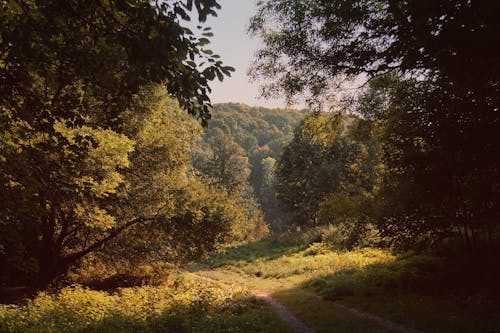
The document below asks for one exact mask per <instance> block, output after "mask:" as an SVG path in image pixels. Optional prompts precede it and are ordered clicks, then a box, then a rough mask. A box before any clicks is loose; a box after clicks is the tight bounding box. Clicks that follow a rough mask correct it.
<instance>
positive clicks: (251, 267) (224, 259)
mask: <svg viewBox="0 0 500 333" xmlns="http://www.w3.org/2000/svg"><path fill="white" fill-rule="evenodd" d="M328 233H329V231H328V229H326V228H321V229H315V230H314V229H313V230H310V231H308V232H302V233H291V234H288V235H284V236H274V237H269V238H266V239H263V240H260V241H258V242H255V243H252V244H245V245H240V246H236V247H231V248H227V249H226V250H225V251H224V252H222V253H220V254H218V255H217V256H215V257H213V258H212V259H211V260H209V261H208V262H207V263H206V266H202V265H198V266H194V267H193V270H195V271H198V274H204V275H208V276H210V277H212V278H216V279H219V280H226V281H230V282H232V283H234V284H239V285H241V284H247V285H249V286H251V288H258V289H265V290H270V291H271V292H272V294H273V296H274V297H275V298H277V299H278V300H280V301H281V302H282V303H284V304H285V305H286V306H287V307H288V308H289V309H291V311H292V312H293V313H294V314H295V315H296V316H297V317H298V318H301V319H302V320H304V321H305V322H306V323H307V324H309V325H311V326H312V327H314V328H316V329H317V330H318V331H321V332H322V331H324V332H329V331H332V332H333V331H336V332H344V331H345V332H350V331H359V332H372V331H376V328H374V326H366V325H365V324H366V323H364V324H363V325H365V326H364V327H361V328H360V327H359V326H360V325H361V323H360V321H359V318H357V319H358V321H356V320H355V318H353V317H352V315H349V314H348V313H346V311H345V310H343V309H342V308H341V307H339V306H336V305H341V306H347V307H350V308H355V309H357V310H360V311H364V312H368V313H371V314H375V315H378V316H380V317H382V318H386V319H389V320H392V321H394V322H396V323H399V324H402V325H405V326H407V327H410V328H415V329H419V330H422V331H425V332H497V331H498V327H500V322H499V320H498V318H500V306H499V302H498V300H499V299H500V297H499V296H500V290H499V288H498V283H497V281H499V280H500V272H499V271H498V269H497V267H499V265H498V264H499V262H498V258H496V257H495V256H494V255H492V253H482V254H476V255H473V254H464V253H458V252H457V253H455V254H452V255H451V254H450V255H448V256H445V255H438V253H437V252H425V251H424V252H420V253H414V252H405V253H398V252H395V251H393V250H390V249H378V248H371V247H363V248H356V249H352V250H345V249H339V248H338V247H336V246H335V245H333V244H331V243H329V242H328V238H329V237H328ZM332 318H336V319H335V322H333V323H332V320H333V319H332ZM335 325H337V327H336V326H335ZM334 328H336V330H335V329H334ZM383 331H384V330H383Z"/></svg>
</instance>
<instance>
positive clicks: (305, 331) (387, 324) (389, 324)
mask: <svg viewBox="0 0 500 333" xmlns="http://www.w3.org/2000/svg"><path fill="white" fill-rule="evenodd" d="M191 274H193V273H191ZM194 275H195V276H197V277H198V278H201V279H203V280H206V281H209V282H224V279H218V278H217V279H214V278H212V277H209V276H206V275H200V274H194ZM247 289H248V290H250V291H251V292H252V293H253V294H254V295H255V297H257V298H259V299H262V300H263V301H265V302H267V303H268V304H269V305H271V306H272V308H273V309H274V310H275V311H276V313H277V314H278V315H279V317H280V318H281V319H282V320H283V321H284V322H286V323H287V324H288V325H289V326H290V327H291V328H292V329H293V330H294V331H295V332H297V333H314V332H315V331H314V330H313V329H312V328H311V327H309V326H307V325H306V324H304V323H303V322H302V321H300V320H299V319H298V318H297V317H295V316H294V315H293V314H292V313H291V312H290V311H289V310H288V309H287V308H286V307H285V306H284V305H283V304H281V303H280V302H279V301H277V300H276V299H275V298H273V297H272V296H271V295H270V294H269V293H268V292H266V291H264V290H258V289H252V288H250V287H247ZM315 297H316V298H318V299H321V300H323V299H322V297H319V296H315ZM333 305H334V306H336V307H338V308H341V309H343V310H345V311H348V312H349V313H351V314H353V315H355V316H357V317H360V318H364V319H368V320H371V321H373V322H375V323H377V324H378V325H379V326H381V327H383V328H386V329H388V330H390V331H396V332H400V333H424V332H423V331H420V330H416V329H413V328H410V327H407V326H404V325H401V324H398V323H395V322H393V321H390V320H388V319H384V318H382V317H379V316H376V315H373V314H371V313H367V312H363V311H360V310H358V309H355V308H351V307H348V306H346V305H343V304H340V303H337V302H335V303H333Z"/></svg>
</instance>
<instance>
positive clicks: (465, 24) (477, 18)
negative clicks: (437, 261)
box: [250, 0, 500, 243]
mask: <svg viewBox="0 0 500 333" xmlns="http://www.w3.org/2000/svg"><path fill="white" fill-rule="evenodd" d="M499 9H500V4H499V3H498V2H495V1H469V0H458V1H456V0H446V1H414V0H408V1H396V0H377V1H371V0H354V1H351V0H349V1H324V0H313V1H305V0H267V1H262V2H260V6H259V12H258V14H257V15H256V16H255V17H254V18H253V20H252V23H251V26H250V31H251V32H252V33H255V34H261V35H262V36H263V38H264V42H265V46H264V48H263V49H262V50H261V51H260V52H258V53H257V59H256V64H255V66H254V69H253V73H254V75H255V76H261V77H263V78H265V79H268V80H270V81H271V83H270V85H269V87H268V88H269V89H268V90H267V91H268V92H270V93H273V91H280V92H284V93H285V94H287V95H296V94H298V93H301V92H308V94H309V95H310V96H312V97H315V96H319V95H321V94H323V93H325V91H327V90H328V89H330V88H331V87H332V82H334V81H335V80H337V79H339V78H345V77H347V78H353V77H355V76H357V75H365V76H368V78H372V77H375V76H378V75H381V74H385V73H388V72H390V71H393V70H398V71H399V72H400V73H401V74H402V78H403V79H404V81H405V82H404V83H401V84H399V85H398V86H397V87H396V89H394V90H392V92H391V93H389V95H390V98H389V99H388V100H387V102H388V103H387V104H386V105H385V106H384V107H383V108H382V109H386V110H390V111H389V112H388V113H386V114H379V115H381V116H382V119H384V121H387V123H386V124H387V127H385V128H386V130H387V136H385V139H387V140H388V141H387V145H386V148H388V149H387V150H386V153H387V155H386V162H387V163H386V164H387V167H388V168H389V174H391V175H392V177H390V178H388V179H392V181H391V180H388V181H387V182H386V183H385V185H386V190H387V192H386V197H391V198H393V200H399V199H398V197H399V196H398V193H399V194H401V193H407V194H412V195H411V197H413V202H412V203H411V204H407V205H403V206H404V208H402V209H401V210H400V211H399V212H398V215H397V216H394V214H392V213H395V212H394V211H393V212H392V213H391V212H390V211H389V210H388V211H387V212H388V214H389V215H387V216H386V217H385V218H384V221H385V222H386V223H387V226H386V230H388V231H390V230H392V232H391V233H392V234H400V235H406V236H407V237H406V238H407V239H409V240H412V239H415V237H414V236H415V234H419V235H425V234H427V233H429V232H431V231H436V233H438V234H441V235H439V236H438V237H440V238H442V237H445V236H446V235H450V233H454V232H455V230H456V228H457V227H458V226H460V225H462V227H461V229H462V235H463V237H464V239H466V240H467V239H469V241H470V242H471V243H474V239H475V238H476V239H477V238H478V237H479V235H481V237H483V236H484V237H489V238H491V237H492V235H494V229H495V228H498V223H497V221H498V213H497V212H498V211H499V210H498V200H497V199H496V198H497V197H498V196H499V194H500V193H499V192H500V183H499V182H498V179H499V177H498V173H499V171H498V170H499V169H500V158H499V156H500V145H499V144H498V143H499V142H500V137H499V133H500V131H498V124H499V122H500V114H499V112H498V110H499V109H500V72H499V68H498V66H497V65H496V64H497V63H498V62H499V61H500V56H499V54H498V53H495V52H491V47H490V45H493V44H498V43H499V42H500V35H499V34H498V31H499V29H500V23H499V21H498V20H497V18H496V14H494V13H497V12H498V11H499ZM290 22H293V24H291V23H290ZM386 91H387V90H386ZM386 116H387V117H386ZM393 202H395V201H393ZM443 230H447V232H444V233H441V231H443Z"/></svg>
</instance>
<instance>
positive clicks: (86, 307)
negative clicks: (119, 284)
mask: <svg viewBox="0 0 500 333" xmlns="http://www.w3.org/2000/svg"><path fill="white" fill-rule="evenodd" d="M270 329H272V330H273V331H275V332H287V329H286V328H285V327H284V326H283V325H282V324H281V323H280V322H278V320H277V319H276V318H275V317H274V316H273V315H272V314H271V311H270V310H269V309H268V308H267V307H266V306H265V305H264V304H262V303H260V302H259V301H257V300H256V299H255V298H254V297H252V296H251V295H250V294H248V292H246V291H244V290H242V289H240V288H235V289H233V288H228V286H226V285H221V284H217V285H211V286H207V285H206V284H202V283H200V282H197V281H195V280H193V279H192V278H189V277H188V276H183V275H179V276H177V277H175V275H174V276H172V280H171V281H170V283H169V285H163V286H161V287H150V286H143V287H140V288H124V289H120V290H118V291H117V292H115V293H113V294H109V293H106V292H100V291H93V290H90V289H86V288H82V287H80V286H77V285H76V286H71V287H66V288H64V289H62V290H61V291H59V292H58V293H57V294H53V295H52V294H47V293H39V294H38V295H37V296H36V297H35V298H34V299H33V300H29V301H28V302H27V304H26V305H0V330H1V331H2V332H63V331H64V332H83V331H86V332H88V331H99V332H116V331H120V332H137V331H141V332H157V331H162V332H234V331H235V330H244V331H245V332H269V330H270Z"/></svg>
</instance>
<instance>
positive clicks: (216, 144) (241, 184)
mask: <svg viewBox="0 0 500 333" xmlns="http://www.w3.org/2000/svg"><path fill="white" fill-rule="evenodd" d="M201 144H202V146H201V147H200V149H199V152H198V154H197V156H195V160H197V162H196V164H195V166H197V167H198V169H200V170H201V171H203V172H204V173H205V174H206V175H208V176H209V177H211V178H212V179H214V180H215V181H216V183H217V184H218V185H223V186H225V187H226V188H227V189H229V191H231V192H237V191H244V190H245V188H246V187H247V186H248V176H249V175H250V164H249V163H248V158H247V157H246V156H245V152H244V150H243V149H242V148H241V147H240V146H239V145H238V144H237V143H236V142H235V141H234V140H233V139H232V138H231V136H230V135H227V134H225V133H224V132H223V131H222V130H221V129H215V131H214V133H213V134H212V135H210V136H209V137H208V139H207V142H206V143H205V144H203V143H201Z"/></svg>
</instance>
